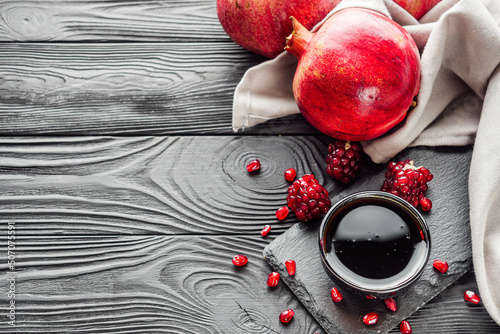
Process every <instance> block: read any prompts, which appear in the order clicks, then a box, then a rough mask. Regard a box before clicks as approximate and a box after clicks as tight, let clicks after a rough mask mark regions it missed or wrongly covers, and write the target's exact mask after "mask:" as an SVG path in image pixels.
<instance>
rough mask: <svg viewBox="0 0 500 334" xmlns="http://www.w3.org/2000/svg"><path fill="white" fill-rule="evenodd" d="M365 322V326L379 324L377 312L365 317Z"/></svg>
mask: <svg viewBox="0 0 500 334" xmlns="http://www.w3.org/2000/svg"><path fill="white" fill-rule="evenodd" d="M363 322H364V323H365V325H369V326H370V325H375V324H376V323H377V322H378V314H377V313H376V312H371V313H368V314H366V315H365V316H364V317H363Z"/></svg>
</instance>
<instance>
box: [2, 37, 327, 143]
mask: <svg viewBox="0 0 500 334" xmlns="http://www.w3.org/2000/svg"><path fill="white" fill-rule="evenodd" d="M261 61H263V58H262V57H259V56H256V55H253V54H250V53H249V52H247V51H244V50H242V49H241V48H239V47H236V46H234V45H233V44H232V43H118V44H116V43H115V44H96V43H91V44H80V43H75V44H73V43H63V44H53V43H49V44H46V43H38V44H37V43H27V44H22V43H21V44H20V43H3V44H0V73H1V74H0V120H1V122H0V134H6V135H10V134H16V135H22V134H27V135H33V134H63V135H69V134H72V135H88V134H91V135H95V134H108V135H109V134H126V135H130V134H155V135H162V134H221V133H223V134H224V133H225V134H232V133H233V132H232V129H231V122H232V101H233V94H234V89H235V88H236V85H237V84H238V82H239V80H240V79H241V77H242V76H243V74H244V72H245V71H246V70H247V69H248V68H250V67H251V66H253V65H256V64H258V63H260V62H261ZM251 133H253V134H255V133H258V134H268V133H271V134H286V133H288V134H290V133H302V134H311V133H318V132H317V131H315V130H313V129H312V127H311V126H310V125H308V123H307V122H306V121H305V120H304V119H303V117H302V116H300V115H298V116H294V117H289V118H286V119H280V120H276V121H274V122H272V123H270V124H267V125H263V126H262V127H259V128H257V129H256V130H255V131H254V132H251Z"/></svg>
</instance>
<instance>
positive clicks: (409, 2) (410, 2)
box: [394, 0, 441, 20]
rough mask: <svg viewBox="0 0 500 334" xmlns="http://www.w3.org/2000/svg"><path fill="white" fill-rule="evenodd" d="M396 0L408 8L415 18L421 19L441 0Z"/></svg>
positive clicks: (395, 0)
mask: <svg viewBox="0 0 500 334" xmlns="http://www.w3.org/2000/svg"><path fill="white" fill-rule="evenodd" d="M394 2H395V3H397V4H398V5H400V6H401V7H403V8H404V9H406V11H407V12H408V13H410V14H411V15H412V16H413V17H414V18H416V19H417V20H420V18H421V17H422V16H424V14H425V13H427V12H428V11H429V10H431V9H432V8H433V7H434V6H435V5H437V4H438V3H439V2H441V0H419V1H415V0H394Z"/></svg>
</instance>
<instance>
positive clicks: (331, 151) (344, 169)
mask: <svg viewBox="0 0 500 334" xmlns="http://www.w3.org/2000/svg"><path fill="white" fill-rule="evenodd" d="M362 153H363V148H362V147H361V144H360V143H358V142H350V141H345V140H340V139H337V140H335V142H333V143H330V144H329V145H328V155H327V156H326V173H327V174H328V175H331V176H333V178H334V179H335V180H338V181H340V182H342V183H344V184H347V183H349V182H351V181H352V180H353V179H354V178H355V177H356V175H357V174H358V171H359V169H360V168H361V162H362V158H363V155H362Z"/></svg>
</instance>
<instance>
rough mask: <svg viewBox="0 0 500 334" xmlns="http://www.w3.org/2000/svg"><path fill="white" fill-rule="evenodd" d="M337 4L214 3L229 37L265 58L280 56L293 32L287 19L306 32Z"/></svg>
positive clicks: (330, 0) (317, 0)
mask: <svg viewBox="0 0 500 334" xmlns="http://www.w3.org/2000/svg"><path fill="white" fill-rule="evenodd" d="M339 2H340V0H307V1H304V0H288V1H280V0H217V16H218V18H219V21H220V23H221V25H222V27H223V28H224V30H225V31H226V33H227V34H228V35H229V37H230V38H231V39H232V40H233V41H234V42H236V43H237V44H239V45H240V46H242V47H244V48H245V49H247V50H250V51H252V52H255V53H257V54H260V55H262V56H265V57H268V58H275V57H276V56H277V55H278V54H280V53H281V52H283V48H284V47H285V44H286V37H287V36H288V35H290V33H291V32H292V24H291V22H290V20H289V17H290V16H294V17H295V18H297V20H299V21H300V22H301V23H302V25H304V26H305V27H306V28H307V29H312V27H314V25H316V23H318V22H320V21H321V20H322V19H323V18H324V17H325V16H326V14H328V13H329V12H330V11H331V10H332V9H333V8H334V7H335V6H336V5H337V4H338V3H339Z"/></svg>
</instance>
